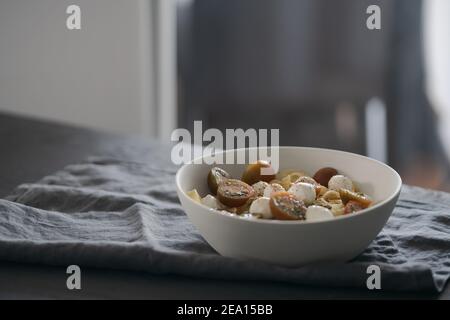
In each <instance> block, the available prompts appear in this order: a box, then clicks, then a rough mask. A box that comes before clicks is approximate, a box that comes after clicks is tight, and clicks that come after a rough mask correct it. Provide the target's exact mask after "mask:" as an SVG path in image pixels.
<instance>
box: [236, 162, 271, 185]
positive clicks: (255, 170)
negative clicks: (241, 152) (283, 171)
mask: <svg viewBox="0 0 450 320" xmlns="http://www.w3.org/2000/svg"><path fill="white" fill-rule="evenodd" d="M262 168H265V169H267V170H268V171H269V172H270V173H269V174H264V175H262V174H261V169H262ZM275 176H276V175H275V171H274V170H273V169H272V166H271V165H270V163H268V162H267V161H262V160H258V161H257V162H255V163H252V164H249V165H248V166H247V168H245V171H244V173H243V174H242V178H241V180H242V181H244V182H245V183H248V184H250V185H252V184H254V183H257V182H258V181H265V182H270V181H272V180H273V179H275Z"/></svg>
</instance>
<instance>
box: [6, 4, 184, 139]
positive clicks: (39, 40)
mask: <svg viewBox="0 0 450 320" xmlns="http://www.w3.org/2000/svg"><path fill="white" fill-rule="evenodd" d="M161 1H164V0H127V1H124V0H71V1H67V0H0V111H2V110H3V111H7V112H12V113H17V114H25V115H29V116H34V117H39V118H45V119H52V120H57V121H62V122H66V123H72V124H77V125H82V126H87V127H91V128H96V129H104V130H108V131H115V132H121V133H133V134H135V133H137V134H144V135H150V136H158V132H159V131H161V129H160V128H159V127H160V126H161V125H159V120H160V119H159V118H160V117H162V116H163V115H164V114H166V117H167V112H165V113H162V112H159V111H158V109H159V105H158V104H159V102H160V101H161V100H162V101H163V102H164V103H166V106H164V107H166V109H168V110H172V109H171V108H173V107H174V106H173V104H174V101H173V100H170V99H169V101H168V102H167V101H166V100H168V99H167V98H165V100H164V99H163V98H164V97H166V95H174V89H173V82H174V81H173V79H172V78H171V75H168V76H166V78H167V77H169V79H168V80H165V84H164V86H163V87H162V85H160V84H159V82H160V79H159V78H158V77H159V76H160V74H161V70H158V68H160V64H159V59H160V57H161V52H158V50H160V49H161V48H160V46H159V41H160V36H159V34H160V33H161V30H158V28H160V25H161V22H162V21H166V20H164V19H163V18H164V17H161V16H160V15H159V14H160V13H161ZM166 1H167V0H166ZM169 2H170V1H169ZM71 4H76V5H78V6H80V7H81V30H68V29H67V28H66V18H67V16H68V15H67V14H66V8H67V6H69V5H71ZM166 15H167V14H166ZM156 17H157V18H158V19H159V20H158V19H155V18H156ZM169 17H170V15H169ZM161 19H162V20H161ZM166 24H167V22H166ZM169 25H170V22H169ZM163 31H164V30H163ZM169 31H170V30H169ZM166 33H167V32H166ZM167 36H168V38H169V40H168V42H169V43H171V41H172V40H171V39H172V38H174V36H173V35H172V34H170V33H169V34H167ZM170 37H172V38H170ZM166 41H167V40H166ZM173 41H175V40H174V39H173ZM165 48H168V46H167V45H165ZM169 57H170V55H169ZM166 60H167V59H166ZM171 64H174V62H173V61H172V60H170V59H169V61H168V62H165V65H164V68H165V69H164V70H166V69H167V66H169V67H170V66H171ZM169 72H174V70H170V69H169ZM162 73H164V71H162ZM168 85H169V88H167V86H168ZM163 89H164V90H165V91H162V90H163ZM160 92H164V93H163V94H160ZM165 101H166V102H165ZM167 104H169V105H167ZM157 106H158V108H157ZM161 107H163V106H161ZM170 116H173V115H172V114H171V113H169V117H170ZM170 121H172V120H171V119H169V120H167V119H166V120H165V124H166V126H167V124H168V125H169V126H173V123H170Z"/></svg>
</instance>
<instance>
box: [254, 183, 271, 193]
mask: <svg viewBox="0 0 450 320" xmlns="http://www.w3.org/2000/svg"><path fill="white" fill-rule="evenodd" d="M268 185H269V184H268V183H267V182H265V181H258V182H257V183H255V184H253V185H252V187H253V190H255V192H256V195H257V196H258V197H262V196H263V194H264V190H265V189H266V188H267V186H268Z"/></svg>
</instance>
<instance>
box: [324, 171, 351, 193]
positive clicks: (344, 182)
mask: <svg viewBox="0 0 450 320" xmlns="http://www.w3.org/2000/svg"><path fill="white" fill-rule="evenodd" d="M328 189H331V190H335V191H339V190H340V189H346V190H350V191H352V190H353V182H352V180H350V179H349V178H347V177H346V176H343V175H340V174H338V175H335V176H332V177H331V179H330V181H328Z"/></svg>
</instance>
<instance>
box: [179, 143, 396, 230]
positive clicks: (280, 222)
mask: <svg viewBox="0 0 450 320" xmlns="http://www.w3.org/2000/svg"><path fill="white" fill-rule="evenodd" d="M260 148H278V149H303V150H306V151H307V150H316V151H317V150H320V151H327V152H337V153H342V154H346V155H349V156H351V157H356V158H363V159H366V160H369V161H372V162H374V163H376V164H378V165H381V166H382V167H385V168H386V169H388V171H390V172H391V173H392V174H393V175H394V177H396V179H397V186H396V188H395V191H394V192H393V193H392V194H391V195H390V196H389V197H387V198H386V199H384V200H382V201H380V202H378V203H376V204H375V205H373V206H371V207H369V208H366V209H363V210H361V211H358V212H352V213H348V214H345V215H341V216H337V217H334V218H333V219H329V220H321V221H306V220H276V219H245V218H242V217H239V216H237V215H233V214H231V213H230V214H227V213H226V212H223V211H221V210H217V209H213V208H210V207H207V206H205V205H203V204H201V203H198V202H196V201H194V200H193V199H192V198H190V197H189V196H188V195H187V194H186V192H185V191H184V190H183V189H182V188H181V185H180V175H181V172H182V171H183V170H185V168H186V167H188V166H189V165H191V164H195V163H194V162H195V161H197V160H198V159H202V158H204V156H201V157H197V158H195V159H192V160H191V161H189V162H188V163H185V164H184V165H182V166H181V167H180V168H179V169H178V171H177V173H176V176H175V182H176V187H177V189H178V191H179V192H180V193H181V194H183V196H184V197H185V198H187V199H188V201H190V202H192V203H193V204H194V205H197V206H199V207H200V208H204V209H206V210H208V211H210V212H209V213H212V214H216V215H220V216H222V217H228V218H230V219H236V220H238V221H243V222H244V221H245V222H248V223H264V224H276V225H308V224H319V223H333V222H337V221H341V220H345V219H351V218H354V217H358V216H361V215H364V214H369V213H370V212H372V211H374V210H375V209H377V208H380V207H382V206H384V205H385V204H387V203H388V202H390V201H392V200H393V199H394V198H395V197H397V196H398V195H399V193H400V190H401V188H402V178H401V177H400V175H399V174H398V173H397V171H395V170H394V169H393V168H392V167H390V166H388V165H387V164H385V163H383V162H381V161H379V160H376V159H373V158H370V157H367V156H364V155H361V154H357V153H353V152H348V151H342V150H335V149H329V148H316V147H301V146H278V147H275V146H273V147H269V146H268V147H251V148H236V149H228V150H222V151H220V152H218V153H217V154H221V153H226V152H237V151H239V150H252V149H260ZM183 209H184V208H183Z"/></svg>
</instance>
